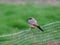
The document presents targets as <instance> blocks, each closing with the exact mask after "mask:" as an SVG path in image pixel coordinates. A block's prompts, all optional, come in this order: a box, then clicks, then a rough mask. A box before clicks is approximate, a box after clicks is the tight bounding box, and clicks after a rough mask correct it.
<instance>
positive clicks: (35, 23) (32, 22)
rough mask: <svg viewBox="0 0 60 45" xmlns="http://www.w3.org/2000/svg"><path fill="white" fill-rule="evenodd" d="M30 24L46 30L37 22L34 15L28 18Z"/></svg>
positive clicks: (32, 26)
mask: <svg viewBox="0 0 60 45" xmlns="http://www.w3.org/2000/svg"><path fill="white" fill-rule="evenodd" d="M28 24H29V26H30V27H31V28H38V29H39V30H41V31H44V30H43V29H42V28H41V27H40V26H39V24H38V23H37V20H36V19H35V18H33V17H29V18H28Z"/></svg>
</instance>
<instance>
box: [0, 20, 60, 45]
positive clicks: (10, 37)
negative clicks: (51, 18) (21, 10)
mask: <svg viewBox="0 0 60 45" xmlns="http://www.w3.org/2000/svg"><path fill="white" fill-rule="evenodd" d="M42 28H43V29H44V32H41V31H40V30H38V29H32V30H31V29H27V30H23V31H20V32H17V33H13V34H7V35H1V36H0V45H46V43H47V42H48V41H49V40H54V41H56V42H60V21H57V22H53V23H50V24H46V25H44V26H42Z"/></svg>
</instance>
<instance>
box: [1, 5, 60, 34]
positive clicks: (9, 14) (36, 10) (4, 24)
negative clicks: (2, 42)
mask: <svg viewBox="0 0 60 45" xmlns="http://www.w3.org/2000/svg"><path fill="white" fill-rule="evenodd" d="M29 17H34V18H35V19H36V20H37V21H38V23H39V25H41V26H42V25H45V24H48V23H51V22H54V21H59V20H60V7H59V6H39V5H24V6H23V5H4V4H0V35H2V34H8V33H9V34H10V33H15V32H18V31H20V30H22V29H28V28H29V26H28V23H27V19H28V18H29Z"/></svg>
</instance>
